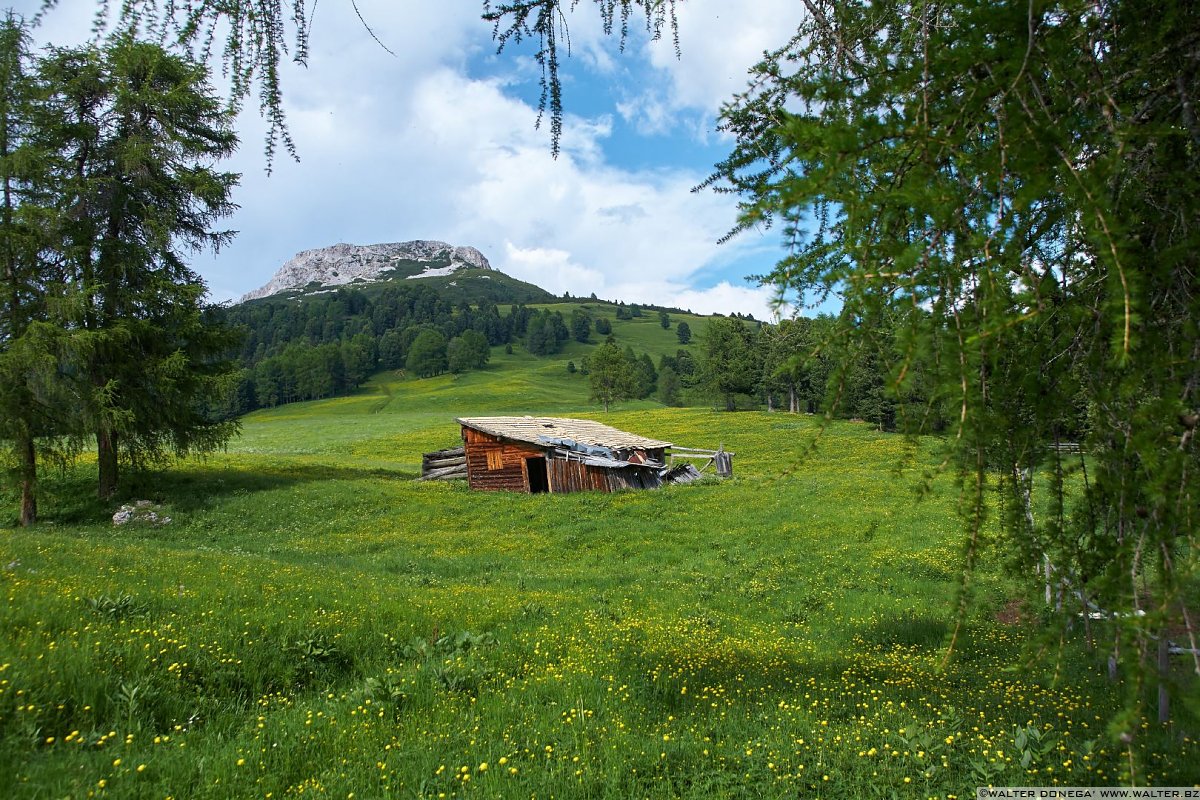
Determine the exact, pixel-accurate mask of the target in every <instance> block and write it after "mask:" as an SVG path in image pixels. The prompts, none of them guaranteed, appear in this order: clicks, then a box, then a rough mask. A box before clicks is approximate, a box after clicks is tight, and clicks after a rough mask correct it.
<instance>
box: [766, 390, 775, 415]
mask: <svg viewBox="0 0 1200 800" xmlns="http://www.w3.org/2000/svg"><path fill="white" fill-rule="evenodd" d="M774 410H775V398H774V397H773V396H772V395H771V393H770V392H767V413H768V414H770V413H772V412H773V411H774Z"/></svg>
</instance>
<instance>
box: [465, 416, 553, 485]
mask: <svg viewBox="0 0 1200 800" xmlns="http://www.w3.org/2000/svg"><path fill="white" fill-rule="evenodd" d="M463 447H464V448H465V449H466V452H467V483H468V484H469V485H470V487H471V488H472V489H482V490H484V491H509V492H528V491H529V477H528V475H526V473H525V459H527V458H530V457H533V456H540V455H542V451H541V450H540V449H539V448H536V447H533V446H531V445H522V444H520V443H518V442H506V441H503V440H501V439H497V438H496V437H494V436H489V435H488V434H486V433H481V432H480V431H477V430H474V429H472V428H463ZM489 461H491V462H492V464H491V466H489ZM497 464H498V465H499V468H496V466H495V465H497Z"/></svg>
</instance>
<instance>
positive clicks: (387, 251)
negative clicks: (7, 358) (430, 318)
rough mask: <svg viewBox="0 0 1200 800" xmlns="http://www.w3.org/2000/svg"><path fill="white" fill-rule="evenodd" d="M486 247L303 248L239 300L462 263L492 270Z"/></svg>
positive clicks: (435, 271) (418, 243)
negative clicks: (264, 283) (316, 285)
mask: <svg viewBox="0 0 1200 800" xmlns="http://www.w3.org/2000/svg"><path fill="white" fill-rule="evenodd" d="M491 268H492V265H491V264H489V263H488V260H487V258H486V257H485V256H484V255H483V253H481V252H479V251H478V250H476V249H475V248H474V247H466V246H455V245H452V244H447V243H446V242H438V241H431V240H428V239H417V240H415V241H411V242H392V243H385V244H367V245H356V244H347V243H345V242H341V243H338V244H335V245H331V246H329V247H318V248H316V249H314V250H304V251H301V252H299V253H297V254H296V255H294V256H292V258H290V259H289V260H288V262H287V263H286V264H284V265H283V266H282V267H280V268H279V270H278V271H277V272H276V273H275V275H274V277H272V278H271V280H270V281H268V282H267V285H266V286H263V287H262V288H261V289H255V290H254V291H252V292H249V293H247V294H246V295H245V296H243V297H242V298H241V300H239V301H238V302H246V301H247V300H255V299H258V298H260V297H268V296H270V295H273V294H278V293H279V292H286V291H291V290H297V289H304V288H306V287H308V286H310V285H311V284H314V283H316V284H319V285H321V286H323V287H332V286H344V285H346V284H349V283H355V282H373V281H379V280H386V279H389V278H401V277H402V278H432V277H437V276H439V275H449V274H450V273H452V272H457V271H458V270H460V269H484V270H490V269H491Z"/></svg>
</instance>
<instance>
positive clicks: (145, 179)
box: [38, 34, 237, 498]
mask: <svg viewBox="0 0 1200 800" xmlns="http://www.w3.org/2000/svg"><path fill="white" fill-rule="evenodd" d="M41 73H42V79H43V81H44V82H45V84H46V85H47V86H48V87H50V94H49V96H48V98H47V99H46V100H45V101H44V103H43V104H42V106H43V107H42V110H41V111H42V116H41V118H40V120H39V124H38V139H39V145H40V146H41V147H42V148H43V149H44V150H45V151H46V152H48V153H51V154H52V160H51V161H52V165H53V174H52V175H51V178H50V180H51V182H52V185H53V192H54V195H55V198H56V211H57V212H58V214H57V227H56V230H55V238H56V242H55V246H56V249H57V250H58V252H60V253H61V256H62V258H63V264H64V271H65V277H66V279H67V284H68V285H69V286H70V287H71V290H72V291H73V293H74V308H75V309H76V310H77V313H76V318H75V319H74V320H73V321H72V324H73V326H74V327H75V328H77V329H79V330H80V331H83V332H85V333H86V334H87V336H88V343H89V348H88V357H87V359H86V364H85V365H84V367H83V369H82V370H81V375H80V378H81V380H80V383H81V386H80V390H79V391H80V396H81V398H82V407H83V411H84V413H85V415H86V417H87V419H88V420H89V422H90V425H91V428H92V430H93V431H94V434H95V438H96V443H97V445H96V446H97V460H98V464H99V484H98V492H99V495H100V496H101V497H102V498H107V497H110V496H112V495H113V494H114V493H115V492H116V491H117V489H118V486H119V465H120V464H121V463H127V464H131V465H134V466H142V465H145V464H147V463H151V462H155V461H159V460H161V459H163V458H165V457H166V456H167V455H169V454H175V455H185V454H188V453H191V452H204V451H208V450H211V449H213V448H215V447H217V446H219V445H220V444H221V443H223V442H224V441H226V440H227V439H228V437H229V436H230V435H231V434H232V433H233V432H234V431H235V430H236V423H233V422H229V421H216V420H213V419H211V418H210V417H209V416H208V415H207V413H206V408H207V407H208V405H209V404H208V403H207V402H206V399H209V398H212V397H215V396H216V395H218V394H219V393H220V392H221V391H222V390H223V388H224V382H225V381H226V379H228V378H229V377H231V376H232V374H233V367H232V364H231V362H230V361H228V360H227V356H228V354H229V352H230V351H231V349H232V346H233V344H234V343H235V338H234V337H233V335H232V334H231V332H230V331H229V330H228V329H226V328H223V327H222V326H221V325H219V324H217V322H216V321H215V320H214V319H213V318H212V317H211V316H210V315H209V314H208V313H207V312H206V310H205V306H204V296H205V291H206V290H205V287H204V284H203V282H202V281H201V279H200V277H199V276H198V275H197V274H196V273H195V272H193V271H192V270H191V269H190V268H189V267H188V266H187V264H186V263H185V261H184V258H183V256H184V253H185V252H187V251H192V252H194V251H196V250H199V249H201V248H204V247H214V248H215V247H218V246H219V245H220V244H221V243H223V242H225V241H227V240H228V239H229V237H230V236H231V235H232V234H230V233H227V232H221V231H214V230H211V229H210V226H211V225H212V224H213V223H214V222H215V221H217V220H219V219H220V218H221V217H224V216H226V215H228V214H229V213H230V212H231V211H232V210H233V208H234V206H233V205H232V203H231V202H230V200H229V194H230V191H231V189H232V187H233V186H234V185H235V183H236V181H237V175H235V174H232V173H227V172H219V171H217V170H216V169H215V168H214V166H213V165H214V164H215V163H216V162H217V161H218V160H220V159H221V158H224V157H226V156H228V155H230V154H231V153H232V152H233V150H234V148H235V147H236V145H237V138H236V136H235V134H234V133H233V131H232V129H231V127H230V124H231V121H232V120H231V116H230V114H229V112H228V111H227V110H226V109H224V107H223V105H222V103H221V101H220V100H219V99H218V98H217V97H216V95H215V94H214V93H213V92H212V90H211V88H210V87H209V86H208V84H207V76H206V71H205V69H204V68H203V67H202V66H199V65H196V64H193V63H190V62H189V61H187V60H186V59H183V58H181V57H179V56H174V55H171V54H169V53H167V52H166V51H165V50H163V49H162V48H161V47H159V46H158V45H154V44H148V43H144V42H138V41H136V40H134V39H133V38H132V36H131V35H129V34H123V35H120V36H118V37H116V38H115V39H114V40H113V41H111V42H110V43H108V44H107V45H105V46H104V47H102V48H101V47H96V46H87V47H82V48H73V49H59V50H56V51H54V52H53V53H52V54H51V55H49V56H48V57H47V58H46V59H45V60H44V62H43V63H42V66H41Z"/></svg>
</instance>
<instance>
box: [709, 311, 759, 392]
mask: <svg viewBox="0 0 1200 800" xmlns="http://www.w3.org/2000/svg"><path fill="white" fill-rule="evenodd" d="M759 370H760V367H759V354H758V351H757V347H756V345H755V342H754V340H753V335H752V333H751V331H750V329H749V328H747V327H746V325H745V324H744V323H743V322H742V321H741V320H739V319H735V318H732V317H728V318H725V317H716V318H714V319H712V320H711V321H710V322H709V323H708V328H707V330H706V332H705V334H704V361H703V364H702V367H701V381H702V383H703V384H704V386H705V387H706V388H707V389H708V390H709V391H710V392H711V393H712V394H714V395H715V396H717V397H718V398H719V399H720V400H721V403H722V404H723V405H724V407H725V410H726V411H733V410H734V409H735V408H736V407H737V406H736V402H735V396H736V395H738V394H747V393H749V392H752V391H754V389H755V387H756V386H757V385H758V379H759Z"/></svg>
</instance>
